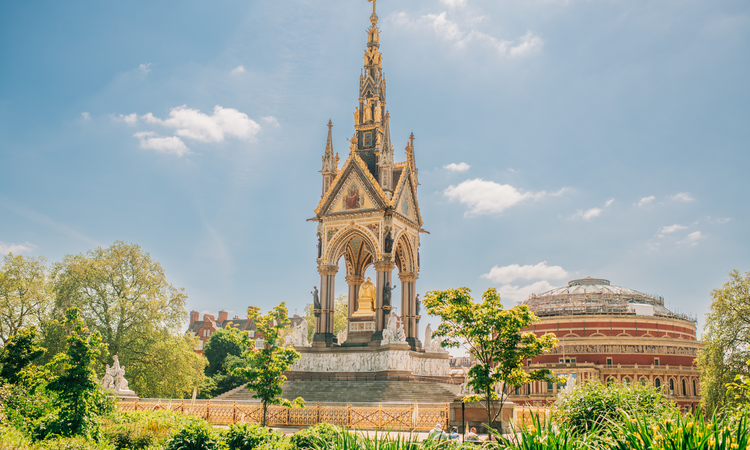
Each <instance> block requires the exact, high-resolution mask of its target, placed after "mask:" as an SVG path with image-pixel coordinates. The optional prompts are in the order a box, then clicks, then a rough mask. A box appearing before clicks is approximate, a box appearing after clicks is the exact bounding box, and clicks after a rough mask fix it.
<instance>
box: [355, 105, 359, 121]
mask: <svg viewBox="0 0 750 450" xmlns="http://www.w3.org/2000/svg"><path fill="white" fill-rule="evenodd" d="M354 125H359V108H354Z"/></svg>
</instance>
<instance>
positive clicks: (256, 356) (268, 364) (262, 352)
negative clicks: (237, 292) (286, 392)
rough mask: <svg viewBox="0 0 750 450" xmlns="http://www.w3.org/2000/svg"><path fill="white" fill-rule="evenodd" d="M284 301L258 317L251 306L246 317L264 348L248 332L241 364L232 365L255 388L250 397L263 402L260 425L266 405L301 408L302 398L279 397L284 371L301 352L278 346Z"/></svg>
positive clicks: (284, 323)
mask: <svg viewBox="0 0 750 450" xmlns="http://www.w3.org/2000/svg"><path fill="white" fill-rule="evenodd" d="M287 314H288V312H287V309H286V304H284V303H281V304H280V305H279V306H277V307H275V308H274V309H273V310H271V311H269V312H268V314H267V315H265V316H261V315H260V309H259V308H258V307H255V306H251V307H250V308H248V310H247V318H248V319H249V320H253V321H255V326H256V330H257V332H258V333H260V334H261V335H263V338H264V348H255V341H253V340H252V339H250V338H249V337H248V336H247V335H245V336H244V340H245V341H244V343H245V346H246V347H247V350H246V351H245V354H244V355H243V360H242V361H241V364H238V365H236V366H235V367H233V370H232V374H233V375H235V376H238V377H242V378H244V379H245V380H247V389H249V390H251V391H254V393H253V398H257V399H260V401H261V403H262V405H263V426H265V425H266V412H267V411H268V405H281V406H284V407H286V408H292V407H294V406H300V407H304V404H305V401H304V400H303V399H302V398H301V397H297V398H296V399H295V400H294V401H293V402H292V401H289V400H287V399H284V398H279V396H280V395H281V394H282V392H283V390H282V386H284V382H285V381H286V377H285V376H284V372H286V371H287V370H289V367H290V366H291V365H292V364H294V362H295V361H296V360H298V359H299V358H300V357H301V355H300V354H299V352H297V351H296V350H295V349H294V348H293V347H279V346H278V343H279V337H280V335H281V333H282V331H283V330H284V328H285V327H286V326H287V325H288V324H289V318H288V317H287Z"/></svg>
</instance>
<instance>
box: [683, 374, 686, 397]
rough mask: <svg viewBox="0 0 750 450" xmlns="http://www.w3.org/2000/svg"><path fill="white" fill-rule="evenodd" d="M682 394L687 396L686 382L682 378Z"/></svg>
mask: <svg viewBox="0 0 750 450" xmlns="http://www.w3.org/2000/svg"><path fill="white" fill-rule="evenodd" d="M682 396H683V397H687V383H686V382H685V379H684V378H683V379H682Z"/></svg>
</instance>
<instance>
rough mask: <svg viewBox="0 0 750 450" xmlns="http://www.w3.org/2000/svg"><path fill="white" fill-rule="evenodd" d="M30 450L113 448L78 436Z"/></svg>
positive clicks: (45, 442)
mask: <svg viewBox="0 0 750 450" xmlns="http://www.w3.org/2000/svg"><path fill="white" fill-rule="evenodd" d="M29 450H112V446H111V445H109V444H107V443H104V442H99V443H97V442H95V441H92V440H90V439H88V438H85V437H83V436H77V437H68V438H56V439H50V440H47V441H43V442H41V443H39V444H38V445H35V446H33V447H30V448H29Z"/></svg>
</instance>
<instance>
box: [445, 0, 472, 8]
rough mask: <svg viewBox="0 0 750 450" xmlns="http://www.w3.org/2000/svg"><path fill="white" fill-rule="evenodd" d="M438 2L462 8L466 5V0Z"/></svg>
mask: <svg viewBox="0 0 750 450" xmlns="http://www.w3.org/2000/svg"><path fill="white" fill-rule="evenodd" d="M440 2H442V3H443V4H444V5H445V6H447V7H449V8H462V7H464V6H466V0H440Z"/></svg>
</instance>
